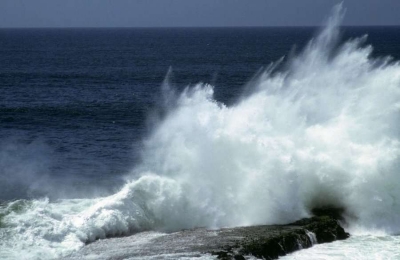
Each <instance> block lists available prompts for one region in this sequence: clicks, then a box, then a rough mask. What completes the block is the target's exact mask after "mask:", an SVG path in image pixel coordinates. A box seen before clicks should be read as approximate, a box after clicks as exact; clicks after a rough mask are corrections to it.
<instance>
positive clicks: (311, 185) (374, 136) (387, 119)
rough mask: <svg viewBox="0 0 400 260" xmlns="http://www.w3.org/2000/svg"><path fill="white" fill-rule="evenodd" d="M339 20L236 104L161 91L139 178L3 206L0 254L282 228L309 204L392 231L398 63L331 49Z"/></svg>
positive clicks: (399, 226)
mask: <svg viewBox="0 0 400 260" xmlns="http://www.w3.org/2000/svg"><path fill="white" fill-rule="evenodd" d="M342 16H343V10H342V8H341V6H338V7H337V8H336V9H335V11H334V14H333V16H332V18H331V19H329V21H328V25H327V26H326V27H325V29H324V30H323V31H322V32H321V33H320V34H319V35H318V36H317V37H316V38H315V39H313V40H311V41H310V43H309V44H308V46H307V47H306V48H305V50H304V51H303V52H302V53H301V54H300V55H298V56H297V57H295V58H293V59H292V60H291V61H290V62H288V64H286V66H285V69H282V70H277V69H276V68H275V69H274V68H273V67H272V68H271V69H269V70H267V71H266V72H265V73H263V74H262V75H260V76H259V78H258V79H257V80H256V81H255V82H256V83H255V84H254V88H253V90H252V92H250V94H247V95H246V96H245V97H243V98H242V99H241V100H240V101H239V102H238V103H237V104H235V105H233V106H229V107H228V106H225V105H224V104H221V103H219V102H218V101H216V100H215V99H214V98H213V87H212V86H210V85H207V84H198V85H196V86H194V87H191V88H187V89H185V90H184V91H183V92H182V93H181V94H180V95H176V94H175V93H174V94H169V93H165V96H166V97H168V98H169V99H174V100H173V102H172V101H170V100H168V102H167V103H168V104H173V107H169V109H168V113H167V114H166V115H165V116H164V117H163V120H162V121H161V122H160V123H159V125H158V126H157V128H156V129H155V130H154V131H153V133H152V135H151V136H150V137H149V138H148V139H147V140H146V143H145V150H144V152H143V155H142V157H143V163H142V165H140V166H139V167H137V168H136V169H135V170H134V172H135V173H136V174H140V176H141V177H140V178H138V179H136V180H131V181H129V182H128V183H127V184H126V185H125V186H124V187H123V188H122V190H121V191H120V192H118V193H116V194H115V195H112V196H109V197H106V198H99V199H95V200H63V201H59V202H57V203H50V202H49V201H48V200H43V201H34V202H32V203H31V204H27V205H25V206H24V207H23V210H21V209H19V210H18V211H15V210H11V209H10V207H11V206H10V205H3V206H1V207H0V210H1V212H0V214H2V215H1V223H2V224H1V225H2V226H3V228H2V229H1V230H0V237H1V239H0V241H2V242H0V243H1V244H0V246H1V247H2V251H1V252H2V253H0V256H5V257H7V256H9V255H12V252H13V251H14V252H15V251H18V250H20V251H21V250H22V251H23V250H27V249H26V248H29V249H28V251H34V250H37V251H38V252H40V254H39V253H37V255H39V258H40V257H42V258H43V257H45V258H53V257H58V256H60V255H65V254H67V253H68V252H70V250H71V249H72V250H74V249H77V248H79V247H81V246H82V245H83V244H84V243H85V242H90V241H93V240H95V239H98V238H105V237H109V236H118V235H127V234H131V233H133V232H138V231H142V230H148V229H152V230H159V231H176V230H180V229H184V228H192V227H199V226H202V227H208V228H219V227H227V226H242V225H255V224H282V223H287V222H291V221H294V220H297V219H299V218H301V217H305V216H308V215H309V214H310V211H311V209H312V208H314V207H317V206H336V207H343V208H345V209H346V216H345V217H346V219H347V222H348V223H349V225H350V228H354V229H355V228H360V227H362V228H363V229H364V230H373V229H379V230H383V231H384V232H388V233H398V232H400V183H399V182H398V179H399V162H400V159H399V155H400V142H399V140H400V132H399V126H398V122H399V119H400V117H399V115H400V114H399V109H400V102H399V100H400V64H399V63H398V62H391V61H390V59H389V58H385V59H379V60H376V59H373V58H372V57H371V53H372V47H371V46H365V44H364V42H365V38H359V39H353V40H349V41H347V42H345V43H344V44H338V43H339V31H338V24H339V23H340V20H341V17H342ZM165 89H166V91H168V88H165ZM5 230H7V231H5ZM6 233H7V234H8V236H7V238H6V237H5V234H6ZM10 234H11V235H10ZM21 238H24V239H23V240H21ZM16 241H18V243H15V242H16ZM21 241H23V242H21ZM11 245H12V246H11ZM3 248H9V250H3ZM7 254H9V255H7Z"/></svg>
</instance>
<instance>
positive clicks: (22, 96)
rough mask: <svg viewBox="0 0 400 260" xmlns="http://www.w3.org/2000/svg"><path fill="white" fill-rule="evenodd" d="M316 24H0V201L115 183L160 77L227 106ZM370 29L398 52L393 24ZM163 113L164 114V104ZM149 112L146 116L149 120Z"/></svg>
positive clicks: (359, 31) (132, 154) (152, 106)
mask: <svg viewBox="0 0 400 260" xmlns="http://www.w3.org/2000/svg"><path fill="white" fill-rule="evenodd" d="M315 33H316V28H229V29H227V28H225V29H223V28H214V29H210V28H208V29H206V28H197V29H190V28H180V29H2V30H0V201H1V200H10V199H16V198H25V197H32V196H41V195H47V196H50V197H54V198H59V197H69V198H70V197H83V196H98V195H99V194H108V193H110V192H113V191H115V190H116V189H117V188H118V187H119V185H121V183H122V182H123V181H124V178H123V177H124V176H126V174H127V173H129V172H130V171H131V169H132V168H134V166H135V165H136V164H138V163H139V162H140V151H141V147H142V142H143V140H144V139H145V138H146V136H147V135H149V133H151V129H152V128H153V127H154V124H153V121H154V120H151V119H152V118H154V116H156V115H159V114H160V109H158V107H159V103H160V96H161V90H160V86H161V85H162V82H163V81H164V79H165V77H166V74H167V71H168V70H169V68H170V67H171V68H172V69H173V74H172V75H171V76H170V78H169V80H170V81H171V82H172V84H173V85H174V86H175V88H177V89H178V90H179V89H182V88H184V87H186V86H188V85H194V84H196V83H198V82H205V83H210V84H212V85H214V86H215V97H216V99H217V100H218V101H220V102H223V103H225V104H227V105H230V104H233V103H234V102H235V100H237V99H238V97H239V96H240V95H241V94H242V93H243V88H244V85H245V84H246V83H247V82H248V81H249V80H250V79H251V78H252V77H253V76H254V75H255V74H256V73H257V71H260V69H262V68H265V67H266V66H268V65H269V64H270V63H271V62H274V61H277V60H278V59H280V58H281V57H283V56H285V55H286V57H290V53H293V52H296V51H300V50H301V49H302V48H303V47H304V45H305V44H306V43H307V42H308V40H309V39H310V38H311V37H312V36H313V35H315ZM343 34H344V35H343V38H344V39H348V38H349V37H353V38H354V37H358V36H362V35H364V34H368V35H369V37H368V40H367V42H366V44H372V45H373V46H374V50H375V51H374V55H376V56H388V55H390V56H392V57H394V58H395V59H396V60H399V59H400V44H399V43H400V28H399V27H358V28H352V27H347V28H343ZM161 114H162V113H161ZM149 118H150V119H149Z"/></svg>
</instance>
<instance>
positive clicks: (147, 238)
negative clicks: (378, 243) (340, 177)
mask: <svg viewBox="0 0 400 260" xmlns="http://www.w3.org/2000/svg"><path fill="white" fill-rule="evenodd" d="M340 214H341V212H340V210H338V209H333V210H332V209H318V210H314V215H315V216H314V217H311V218H306V219H302V220H299V221H296V222H294V223H291V224H288V225H261V226H250V227H235V228H223V229H218V230H209V229H205V228H196V229H190V230H183V231H179V232H175V233H169V234H164V233H158V232H153V231H149V232H141V233H138V234H135V235H132V236H129V237H120V238H109V239H102V240H98V241H96V242H94V243H91V244H88V245H86V246H85V247H84V248H82V249H81V250H79V251H77V252H75V253H74V254H72V255H71V256H69V257H67V258H65V259H127V258H129V259H143V258H146V259H177V258H185V257H189V258H192V257H193V258H196V257H201V256H209V258H214V259H215V258H217V259H236V260H237V259H246V258H248V257H249V256H253V257H256V258H261V259H263V258H264V259H277V258H278V257H279V256H283V255H286V254H288V253H291V252H294V251H296V250H300V249H303V248H308V247H311V246H312V245H313V244H316V243H327V242H332V241H335V240H342V239H346V238H348V237H349V234H348V233H346V232H345V230H344V229H343V228H342V227H341V226H340V224H339V220H340Z"/></svg>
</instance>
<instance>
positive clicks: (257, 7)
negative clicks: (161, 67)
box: [0, 0, 400, 28]
mask: <svg viewBox="0 0 400 260" xmlns="http://www.w3.org/2000/svg"><path fill="white" fill-rule="evenodd" d="M340 2H343V6H344V7H345V8H346V10H347V12H346V16H345V19H344V25H400V0H344V1H342V0H0V28H1V27H2V28H8V27H213V26H218V27H225V26H318V25H321V24H322V23H323V21H324V20H325V18H326V17H327V16H328V14H329V12H330V10H331V8H332V7H333V6H334V5H335V4H338V3H340Z"/></svg>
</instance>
